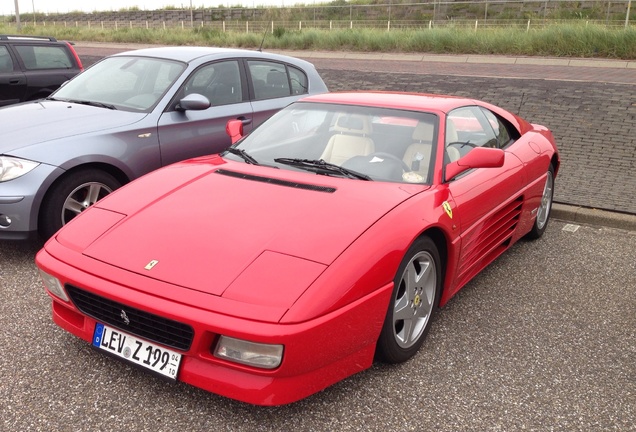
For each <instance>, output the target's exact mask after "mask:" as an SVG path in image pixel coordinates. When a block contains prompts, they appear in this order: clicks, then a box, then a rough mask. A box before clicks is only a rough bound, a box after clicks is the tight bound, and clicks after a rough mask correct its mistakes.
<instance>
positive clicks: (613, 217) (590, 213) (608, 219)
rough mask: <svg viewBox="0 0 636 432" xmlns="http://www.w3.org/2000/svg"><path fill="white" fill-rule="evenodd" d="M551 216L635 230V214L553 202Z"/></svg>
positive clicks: (576, 221) (587, 223)
mask: <svg viewBox="0 0 636 432" xmlns="http://www.w3.org/2000/svg"><path fill="white" fill-rule="evenodd" d="M552 217H553V218H554V219H559V220H562V221H565V222H575V223H579V224H585V225H599V226H605V227H609V228H618V229H623V230H627V231H636V215H632V214H626V213H619V212H612V211H607V210H599V209H594V208H587V207H580V206H573V205H568V204H561V203H554V204H553V205H552Z"/></svg>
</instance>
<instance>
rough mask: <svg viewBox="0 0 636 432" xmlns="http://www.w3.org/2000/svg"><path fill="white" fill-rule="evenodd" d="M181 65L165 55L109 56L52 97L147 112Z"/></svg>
mask: <svg viewBox="0 0 636 432" xmlns="http://www.w3.org/2000/svg"><path fill="white" fill-rule="evenodd" d="M185 67H186V65H185V64H183V63H181V62H177V61H173V60H167V59H158V58H146V57H132V56H131V57H128V56H124V57H109V58H106V59H104V60H103V61H101V62H99V63H97V64H95V65H94V66H92V67H90V68H89V69H87V70H86V71H84V72H83V73H81V74H79V75H78V76H77V77H75V78H74V79H73V80H71V81H70V82H68V83H67V84H66V85H65V86H63V87H62V88H60V89H59V90H58V91H57V92H55V93H54V94H53V95H52V98H54V99H59V100H69V101H80V102H84V103H87V102H91V103H93V104H104V105H110V106H112V107H114V108H116V109H119V110H125V111H136V112H149V111H150V110H152V109H153V107H154V106H155V105H156V104H157V102H158V101H159V99H161V97H162V96H163V95H164V94H165V93H166V91H167V90H168V89H169V88H170V87H171V86H172V84H173V83H174V82H175V80H176V79H177V78H178V77H179V76H180V75H181V74H182V73H183V71H184V69H185Z"/></svg>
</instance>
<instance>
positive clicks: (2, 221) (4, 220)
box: [0, 214, 11, 228]
mask: <svg viewBox="0 0 636 432" xmlns="http://www.w3.org/2000/svg"><path fill="white" fill-rule="evenodd" d="M9 225H11V218H10V217H9V216H7V215H4V214H0V226H1V227H3V228H7V227H8V226H9Z"/></svg>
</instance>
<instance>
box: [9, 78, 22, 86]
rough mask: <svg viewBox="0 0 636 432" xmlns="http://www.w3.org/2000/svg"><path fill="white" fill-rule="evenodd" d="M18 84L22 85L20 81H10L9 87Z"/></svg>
mask: <svg viewBox="0 0 636 432" xmlns="http://www.w3.org/2000/svg"><path fill="white" fill-rule="evenodd" d="M16 84H20V80H19V79H12V80H9V85H16Z"/></svg>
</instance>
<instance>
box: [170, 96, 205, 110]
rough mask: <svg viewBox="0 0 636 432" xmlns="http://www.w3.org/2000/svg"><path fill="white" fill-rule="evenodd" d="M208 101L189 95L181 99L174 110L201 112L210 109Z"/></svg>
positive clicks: (202, 97) (201, 97) (203, 97)
mask: <svg viewBox="0 0 636 432" xmlns="http://www.w3.org/2000/svg"><path fill="white" fill-rule="evenodd" d="M210 105H211V104H210V101H209V99H208V98H206V97H205V96H203V95H200V94H198V93H191V94H189V95H187V96H186V97H184V98H183V99H181V100H180V101H179V103H178V104H177V106H176V107H175V109H176V110H177V111H190V110H191V111H203V110H206V109H208V108H210Z"/></svg>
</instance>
